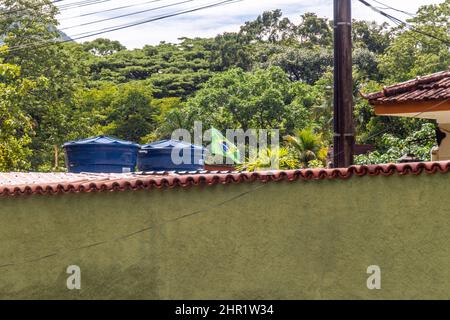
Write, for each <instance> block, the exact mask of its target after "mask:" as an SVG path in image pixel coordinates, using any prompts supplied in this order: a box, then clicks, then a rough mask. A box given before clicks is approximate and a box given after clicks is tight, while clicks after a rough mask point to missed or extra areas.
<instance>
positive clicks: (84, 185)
mask: <svg viewBox="0 0 450 320" xmlns="http://www.w3.org/2000/svg"><path fill="white" fill-rule="evenodd" d="M449 171H450V161H441V162H419V163H402V164H385V165H368V166H365V165H364V166H351V167H349V168H338V169H302V170H287V171H270V172H269V171H266V172H242V173H206V174H186V175H179V174H166V175H145V174H89V173H85V174H72V173H0V195H2V196H17V195H30V194H47V195H50V194H59V193H80V192H100V191H125V190H140V189H153V188H175V187H183V188H186V187H190V186H198V185H206V186H211V185H216V184H234V183H243V182H256V181H259V182H263V183H266V182H272V181H283V180H284V181H296V180H321V179H348V178H350V177H353V176H379V175H381V176H390V175H393V174H398V175H408V174H413V175H419V174H424V173H425V174H434V173H437V172H440V173H447V172H449Z"/></svg>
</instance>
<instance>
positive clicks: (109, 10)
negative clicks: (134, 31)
mask: <svg viewBox="0 0 450 320" xmlns="http://www.w3.org/2000/svg"><path fill="white" fill-rule="evenodd" d="M161 1H163V0H151V1H146V2H141V3H135V4H129V5H126V6H121V7H115V8H110V9H106V10H99V11H94V12H88V13H83V14H80V15H77V16H72V17H62V18H60V19H58V20H60V21H62V20H70V19H78V18H82V17H88V16H92V15H95V14H102V13H105V12H112V11H117V10H122V9H127V8H132V7H138V6H143V5H146V4H150V3H154V2H161Z"/></svg>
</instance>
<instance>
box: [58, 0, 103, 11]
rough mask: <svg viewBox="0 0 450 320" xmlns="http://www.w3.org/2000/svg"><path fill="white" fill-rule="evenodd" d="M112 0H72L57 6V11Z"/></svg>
mask: <svg viewBox="0 0 450 320" xmlns="http://www.w3.org/2000/svg"><path fill="white" fill-rule="evenodd" d="M109 1H112V0H86V1H79V2H74V3H70V4H69V3H68V4H66V5H62V6H60V7H57V8H58V9H59V11H65V10H71V9H77V8H83V7H87V6H92V5H96V4H100V3H104V2H109Z"/></svg>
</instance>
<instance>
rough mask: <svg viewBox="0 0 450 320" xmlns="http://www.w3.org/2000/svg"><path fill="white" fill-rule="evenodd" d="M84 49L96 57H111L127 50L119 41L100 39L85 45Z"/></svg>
mask: <svg viewBox="0 0 450 320" xmlns="http://www.w3.org/2000/svg"><path fill="white" fill-rule="evenodd" d="M83 49H84V50H85V51H88V52H90V53H92V54H93V55H95V56H109V55H111V54H113V53H116V52H119V51H123V50H126V47H125V46H124V45H122V44H121V43H120V42H119V41H113V40H109V39H105V38H98V39H95V40H93V41H89V42H85V43H83Z"/></svg>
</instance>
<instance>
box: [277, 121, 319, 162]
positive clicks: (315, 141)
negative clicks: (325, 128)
mask: <svg viewBox="0 0 450 320" xmlns="http://www.w3.org/2000/svg"><path fill="white" fill-rule="evenodd" d="M284 140H285V141H286V142H287V143H288V144H289V145H290V146H291V147H292V148H293V149H294V150H295V151H296V152H297V155H296V157H297V159H298V160H299V161H300V163H301V164H302V165H303V166H304V167H307V166H308V163H309V162H310V161H313V160H324V157H326V151H325V150H326V148H325V147H324V145H323V142H322V139H321V136H320V135H316V134H314V132H313V130H312V129H303V130H299V131H297V132H296V135H295V136H291V135H288V136H285V137H284ZM324 155H325V156H324Z"/></svg>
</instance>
